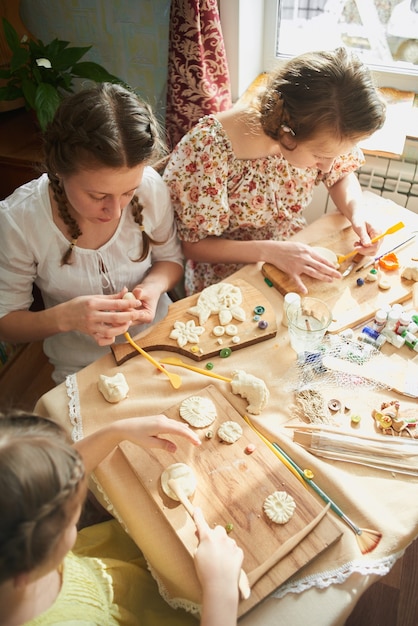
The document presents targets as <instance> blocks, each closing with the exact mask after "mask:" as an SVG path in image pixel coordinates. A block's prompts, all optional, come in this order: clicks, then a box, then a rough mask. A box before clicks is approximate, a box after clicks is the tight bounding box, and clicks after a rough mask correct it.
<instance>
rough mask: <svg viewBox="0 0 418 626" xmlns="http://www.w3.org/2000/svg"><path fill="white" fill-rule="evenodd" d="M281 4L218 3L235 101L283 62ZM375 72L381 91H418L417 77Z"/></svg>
mask: <svg viewBox="0 0 418 626" xmlns="http://www.w3.org/2000/svg"><path fill="white" fill-rule="evenodd" d="M279 1H280V0H218V2H219V12H220V18H221V26H222V32H223V37H224V42H225V49H226V55H227V59H228V67H229V73H230V80H231V92H232V99H233V101H236V100H237V99H238V98H239V97H240V95H242V94H243V93H244V92H245V90H246V89H247V88H248V86H249V85H250V84H251V83H252V81H253V80H254V79H255V78H256V76H258V74H260V73H261V72H263V71H267V72H268V71H270V70H271V69H272V68H273V67H276V66H277V63H280V62H281V60H280V59H279V60H277V59H276V58H275V55H274V49H275V34H276V32H277V6H278V2H279ZM284 60H285V58H283V61H284ZM283 61H282V62H283ZM371 69H372V75H373V77H374V80H375V82H376V84H377V85H378V86H379V87H392V88H394V89H401V90H403V91H413V92H417V91H418V88H417V85H418V77H417V75H416V74H415V75H414V74H410V73H408V72H405V71H397V72H393V71H390V70H376V69H375V68H371Z"/></svg>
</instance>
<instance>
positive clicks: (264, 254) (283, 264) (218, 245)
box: [183, 237, 341, 293]
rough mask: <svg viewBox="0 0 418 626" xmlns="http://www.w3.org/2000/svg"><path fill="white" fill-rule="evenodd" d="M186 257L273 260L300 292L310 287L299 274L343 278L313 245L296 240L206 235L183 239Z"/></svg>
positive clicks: (214, 260)
mask: <svg viewBox="0 0 418 626" xmlns="http://www.w3.org/2000/svg"><path fill="white" fill-rule="evenodd" d="M183 251H184V254H185V256H186V258H189V259H192V260H194V261H200V262H206V263H258V262H260V261H261V262H264V263H271V264H272V265H275V266H276V267H278V268H279V269H280V270H282V271H283V272H285V273H286V274H288V275H289V276H290V277H291V278H292V279H293V280H294V282H295V283H296V285H297V287H298V289H299V291H300V292H301V293H306V292H307V289H306V287H305V285H304V284H303V281H302V279H301V278H300V276H301V275H302V274H306V275H307V276H311V278H316V279H317V280H321V281H324V282H332V280H333V279H335V278H336V279H339V278H341V275H340V273H339V272H337V270H336V269H335V268H334V266H333V265H332V264H331V263H330V262H329V261H328V260H327V259H324V258H323V257H321V255H319V254H318V253H317V252H316V251H315V250H313V249H312V247H311V246H308V245H307V244H305V243H300V242H296V241H291V240H290V241H272V240H269V241H264V240H254V241H234V240H230V239H221V238H219V237H207V238H206V239H201V240H200V241H198V242H196V243H190V242H183Z"/></svg>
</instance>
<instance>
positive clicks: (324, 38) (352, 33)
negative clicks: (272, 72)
mask: <svg viewBox="0 0 418 626" xmlns="http://www.w3.org/2000/svg"><path fill="white" fill-rule="evenodd" d="M276 10H277V11H278V13H277V24H278V28H277V37H276V46H275V52H276V56H277V57H279V58H280V56H295V55H298V54H300V53H301V52H305V51H308V50H320V49H332V48H337V47H338V46H346V47H347V48H350V49H352V50H354V51H355V52H356V53H357V54H358V56H359V57H360V58H361V59H362V60H363V61H364V62H365V63H367V65H369V67H371V68H372V69H374V70H377V71H381V70H383V71H389V72H392V71H394V72H401V73H405V74H412V75H414V74H415V76H418V39H417V37H418V0H281V1H280V2H278V6H277V9H276Z"/></svg>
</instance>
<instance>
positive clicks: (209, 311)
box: [188, 282, 246, 326]
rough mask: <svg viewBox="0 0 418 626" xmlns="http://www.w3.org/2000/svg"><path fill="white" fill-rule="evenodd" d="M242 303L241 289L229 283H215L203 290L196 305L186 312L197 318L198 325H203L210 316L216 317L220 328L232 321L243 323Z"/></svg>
mask: <svg viewBox="0 0 418 626" xmlns="http://www.w3.org/2000/svg"><path fill="white" fill-rule="evenodd" d="M241 302H242V293H241V289H240V288H239V287H237V286H236V285H232V284H230V283H223V282H220V283H216V284H215V285H210V286H209V287H206V288H205V289H203V291H202V292H201V294H200V295H199V297H198V299H197V304H196V305H195V306H193V307H191V308H190V309H189V310H188V312H189V313H191V314H192V315H196V316H197V317H198V318H199V324H201V325H203V324H205V323H206V322H207V321H208V319H209V317H210V316H211V315H218V317H219V323H220V324H221V325H222V326H226V324H229V323H230V322H231V321H232V319H236V320H237V321H239V322H244V321H245V319H246V315H245V311H244V309H243V308H242V307H241V306H240V304H241Z"/></svg>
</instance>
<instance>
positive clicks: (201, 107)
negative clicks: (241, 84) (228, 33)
mask: <svg viewBox="0 0 418 626" xmlns="http://www.w3.org/2000/svg"><path fill="white" fill-rule="evenodd" d="M231 105H232V102H231V89H230V83H229V73H228V66H227V62H226V54H225V47H224V42H223V37H222V31H221V24H220V19H219V11H218V4H217V0H172V2H171V13H170V34H169V50H168V80H167V108H166V131H167V142H168V146H169V148H170V149H172V148H173V147H174V146H175V145H176V143H178V141H179V140H180V139H181V138H182V136H183V135H184V134H185V133H186V132H187V131H188V130H189V129H190V128H191V127H192V126H193V125H194V124H195V123H196V122H197V121H198V120H199V119H200V118H201V117H202V116H203V115H207V114H208V113H216V112H218V111H224V110H225V109H229V108H230V107H231Z"/></svg>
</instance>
